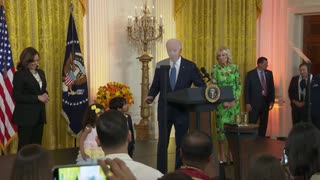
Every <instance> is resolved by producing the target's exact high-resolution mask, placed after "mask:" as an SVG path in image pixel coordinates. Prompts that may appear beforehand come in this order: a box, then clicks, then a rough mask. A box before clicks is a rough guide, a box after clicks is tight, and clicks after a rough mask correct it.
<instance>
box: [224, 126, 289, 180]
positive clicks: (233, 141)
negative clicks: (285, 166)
mask: <svg viewBox="0 0 320 180" xmlns="http://www.w3.org/2000/svg"><path fill="white" fill-rule="evenodd" d="M224 128H225V131H226V136H227V139H228V143H229V146H230V149H231V153H232V156H233V160H234V173H235V179H236V180H245V179H247V173H248V167H249V162H250V161H251V160H252V159H253V157H256V156H257V155H258V154H271V155H273V156H275V157H276V158H279V159H280V158H281V156H282V149H283V146H284V142H283V141H278V140H273V139H269V138H265V137H258V125H256V124H249V125H246V126H236V125H232V124H225V126H224Z"/></svg>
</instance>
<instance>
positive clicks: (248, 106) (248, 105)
mask: <svg viewBox="0 0 320 180" xmlns="http://www.w3.org/2000/svg"><path fill="white" fill-rule="evenodd" d="M246 109H247V112H250V111H251V110H252V107H251V105H250V104H246Z"/></svg>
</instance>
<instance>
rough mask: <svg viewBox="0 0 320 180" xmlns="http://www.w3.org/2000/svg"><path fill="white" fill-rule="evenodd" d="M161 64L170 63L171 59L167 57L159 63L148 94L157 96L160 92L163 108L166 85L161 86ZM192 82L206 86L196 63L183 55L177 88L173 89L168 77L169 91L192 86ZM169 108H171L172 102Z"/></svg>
mask: <svg viewBox="0 0 320 180" xmlns="http://www.w3.org/2000/svg"><path fill="white" fill-rule="evenodd" d="M160 65H170V59H165V60H162V61H160V62H158V63H157V68H156V71H155V75H154V78H153V82H152V85H151V87H150V90H149V94H148V96H152V97H153V98H155V97H156V96H157V95H158V93H160V96H159V103H158V110H161V109H162V107H163V104H164V100H163V96H162V92H163V88H164V87H161V84H162V81H163V79H162V78H161V77H160V76H161V73H160ZM192 83H194V84H195V85H196V86H199V87H200V86H205V84H204V82H203V80H202V79H201V76H200V73H199V70H198V68H197V66H196V65H195V63H193V62H191V61H189V60H187V59H184V58H183V57H181V64H180V69H179V74H178V78H177V81H176V85H175V88H174V89H171V86H170V82H169V79H168V82H167V87H168V88H167V92H172V91H177V90H181V89H185V88H189V87H191V85H192ZM168 108H170V104H169V107H168Z"/></svg>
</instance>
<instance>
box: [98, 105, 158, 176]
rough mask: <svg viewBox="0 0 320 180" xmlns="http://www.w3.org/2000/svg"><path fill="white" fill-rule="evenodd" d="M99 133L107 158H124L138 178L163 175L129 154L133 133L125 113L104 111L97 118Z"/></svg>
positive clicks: (100, 143)
mask: <svg viewBox="0 0 320 180" xmlns="http://www.w3.org/2000/svg"><path fill="white" fill-rule="evenodd" d="M97 133H98V136H97V138H96V140H97V143H98V145H100V146H101V147H102V149H103V151H104V153H105V154H106V158H110V159H114V158H119V159H121V160H123V161H124V162H125V164H126V165H127V166H128V168H129V169H130V170H131V172H132V173H133V174H134V176H135V177H136V178H137V179H139V180H140V179H141V180H144V179H145V180H152V179H157V178H159V177H161V176H162V173H160V172H159V171H158V170H156V169H154V168H152V167H149V166H146V165H144V164H142V163H139V162H136V161H134V160H133V159H131V158H130V156H129V155H128V143H129V141H130V140H131V133H130V131H129V129H128V125H127V118H126V117H125V116H124V115H123V113H121V112H119V111H116V110H112V109H111V110H108V111H106V112H104V113H103V114H102V115H101V116H100V117H99V118H98V120H97Z"/></svg>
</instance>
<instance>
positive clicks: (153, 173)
mask: <svg viewBox="0 0 320 180" xmlns="http://www.w3.org/2000/svg"><path fill="white" fill-rule="evenodd" d="M105 158H109V159H114V158H119V159H121V160H122V161H124V163H126V165H127V166H128V168H129V169H130V170H131V172H132V173H133V175H134V176H135V177H136V178H137V180H157V179H158V178H160V177H162V176H163V174H162V173H161V172H160V171H158V170H157V169H154V168H152V167H150V166H147V165H144V164H142V163H140V162H137V161H134V160H133V159H131V157H130V156H129V155H128V154H126V153H119V154H108V155H106V156H105Z"/></svg>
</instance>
